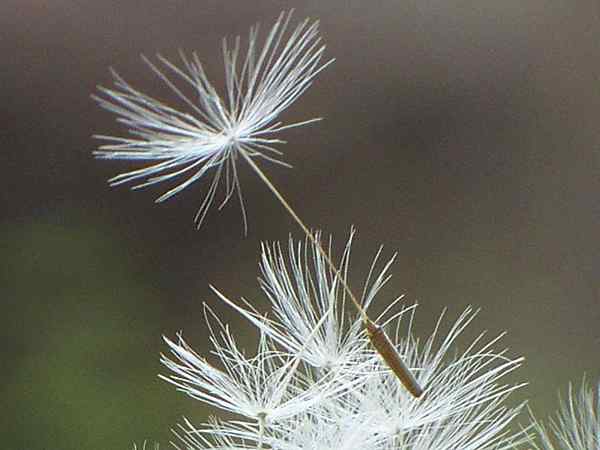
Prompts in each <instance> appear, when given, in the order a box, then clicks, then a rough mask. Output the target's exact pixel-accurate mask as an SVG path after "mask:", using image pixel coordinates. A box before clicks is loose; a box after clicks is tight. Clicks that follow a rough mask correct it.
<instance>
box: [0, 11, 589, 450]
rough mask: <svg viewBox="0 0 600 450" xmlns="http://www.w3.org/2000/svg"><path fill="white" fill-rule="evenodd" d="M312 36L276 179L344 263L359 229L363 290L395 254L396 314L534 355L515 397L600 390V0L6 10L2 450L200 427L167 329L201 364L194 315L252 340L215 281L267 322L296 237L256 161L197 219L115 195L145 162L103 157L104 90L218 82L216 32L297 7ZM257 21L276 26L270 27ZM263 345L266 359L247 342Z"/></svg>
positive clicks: (547, 399)
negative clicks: (318, 40) (461, 326)
mask: <svg viewBox="0 0 600 450" xmlns="http://www.w3.org/2000/svg"><path fill="white" fill-rule="evenodd" d="M292 7H293V8H296V13H295V17H296V19H300V18H304V17H306V16H310V17H313V18H318V19H320V20H321V29H322V34H323V36H324V39H325V41H326V43H327V45H328V50H327V55H328V56H329V57H335V58H336V62H335V64H334V65H333V66H331V67H330V68H328V69H327V70H326V71H325V72H323V73H322V75H321V76H320V77H319V79H318V80H317V82H316V83H315V85H314V87H313V88H311V90H309V91H308V92H307V93H306V95H305V96H303V97H302V98H301V99H300V100H299V101H298V102H297V103H296V104H295V105H294V106H293V107H292V108H290V110H288V111H287V112H286V114H285V116H284V117H283V119H284V120H288V121H298V120H303V119H306V118H311V117H315V116H323V117H325V119H326V120H324V121H323V122H320V123H317V124H313V125H311V126H309V127H305V128H301V129H295V130H290V131H289V132H286V133H285V137H284V138H285V139H287V140H288V141H289V144H287V145H286V146H285V147H284V148H283V150H284V151H285V153H286V156H285V159H286V161H288V162H289V163H291V164H293V165H294V167H295V168H294V169H293V170H288V169H284V168H281V167H276V166H266V165H264V167H265V170H267V172H268V173H269V175H270V176H271V177H272V178H273V180H274V182H275V183H276V184H277V185H278V186H280V188H281V189H282V191H283V192H285V193H286V195H287V196H288V198H289V200H290V202H291V203H292V205H294V206H295V207H296V209H297V210H298V212H299V213H300V215H301V216H302V217H303V218H304V219H305V221H306V222H307V223H308V224H310V225H311V226H313V227H318V228H321V229H322V230H323V231H324V232H325V233H326V234H332V235H333V236H334V238H335V242H336V244H337V245H336V247H335V248H336V251H338V252H339V251H340V249H341V248H342V246H343V244H344V243H345V241H346V238H347V235H348V231H349V229H350V227H351V225H355V226H356V227H357V229H358V237H357V240H356V244H355V247H354V252H353V264H352V277H353V278H352V281H351V282H352V284H353V285H354V286H357V287H358V288H360V287H361V286H362V282H363V280H364V276H365V275H366V272H367V270H368V267H369V264H370V262H371V259H372V257H373V255H374V253H375V251H376V249H377V247H378V246H379V245H380V244H382V245H384V246H385V249H386V253H385V254H386V255H387V256H391V255H392V254H393V253H394V252H396V251H397V252H398V253H399V257H398V259H397V263H396V264H395V266H394V267H393V274H394V277H393V279H392V280H391V282H390V283H389V285H388V286H387V288H386V289H385V290H384V291H383V292H382V293H381V295H380V296H379V298H378V301H379V305H380V306H385V304H386V303H387V302H388V301H389V300H390V299H392V298H395V297H396V296H397V295H399V294H402V293H405V294H406V298H407V300H408V301H409V302H413V301H418V302H419V304H420V307H419V311H418V320H417V324H418V327H417V328H416V330H417V332H418V333H419V334H420V335H422V336H423V337H425V336H427V335H429V333H430V332H431V330H432V326H433V324H434V322H435V320H436V319H437V317H438V315H439V314H440V312H441V310H442V309H443V308H448V316H447V317H448V320H447V322H446V324H447V325H450V324H451V321H452V320H454V319H455V318H456V317H457V316H458V315H459V314H460V312H461V311H462V310H463V309H464V308H465V307H466V306H467V305H474V306H476V307H481V309H482V310H481V313H480V315H479V317H478V318H477V320H476V321H475V322H474V324H473V325H472V326H471V327H470V329H469V330H468V331H467V332H466V333H465V336H464V339H463V340H462V341H461V342H462V344H463V345H464V344H466V343H468V342H469V339H471V338H472V337H473V336H475V335H477V334H479V333H480V332H481V331H482V330H488V331H489V333H490V334H491V335H495V334H498V333H500V332H503V331H505V330H506V331H507V332H508V334H507V336H506V337H505V338H504V339H503V343H504V344H505V345H506V346H508V347H510V349H511V352H512V354H513V355H523V356H525V357H526V358H527V361H526V364H525V365H524V367H523V368H522V369H520V370H518V371H517V372H516V373H515V374H514V376H513V377H512V378H511V380H510V381H523V380H526V381H529V383H530V385H529V386H528V387H526V388H525V389H523V390H522V391H521V393H520V394H519V395H517V396H515V398H514V401H515V402H516V401H518V400H521V399H525V398H528V399H529V400H530V405H531V407H532V408H533V410H534V411H535V412H536V413H537V414H538V415H540V416H546V415H547V414H549V413H550V412H552V411H554V409H555V408H556V407H557V406H558V402H557V392H558V391H559V390H561V391H562V392H563V393H564V392H565V390H566V388H567V384H568V383H569V382H570V381H573V382H576V383H579V382H580V381H581V379H582V377H583V375H584V374H587V376H588V378H589V379H592V380H597V379H598V376H599V375H600V361H599V353H598V348H599V347H598V345H599V344H600V342H599V340H600V327H599V326H598V325H599V323H600V301H599V300H600V298H599V294H600V290H599V283H598V279H599V268H600V245H599V240H598V225H599V224H600V204H599V201H598V193H599V192H600V172H599V169H600V153H599V151H598V145H599V141H600V125H599V123H598V118H599V117H600V89H599V76H600V58H599V56H600V47H599V44H598V42H599V36H600V6H599V4H598V2H596V1H578V2H562V1H541V0H532V1H528V2H522V1H517V0H505V1H502V2H500V1H496V2H477V1H442V0H429V1H422V2H421V1H415V0H411V1H403V2H399V1H395V0H394V1H392V0H389V1H374V2H364V1H360V0H346V1H338V0H328V1H314V0H311V1H294V2H292V1H267V0H260V1H239V0H238V1H212V0H211V1H202V0H176V1H170V2H165V1H162V0H146V1H144V2H137V1H132V0H119V1H115V0H110V1H95V2H92V1H74V0H54V1H41V0H38V1H33V0H18V1H17V0H3V1H2V3H1V4H0V30H1V31H0V49H1V51H2V54H3V55H4V56H3V65H2V71H1V75H0V81H1V83H0V99H1V105H2V106H1V107H0V118H1V122H0V123H1V124H2V126H1V128H0V143H1V146H2V154H3V158H2V164H1V170H2V181H3V189H2V190H1V192H0V199H1V202H2V203H1V204H2V212H3V214H2V219H1V224H0V226H1V233H0V248H1V251H0V274H1V275H0V277H1V283H0V290H1V298H2V301H3V309H2V311H3V312H2V313H1V314H0V337H1V339H0V353H1V355H0V356H1V360H2V370H1V371H0V397H1V398H2V401H1V404H2V406H3V407H2V414H0V436H2V443H3V445H4V446H5V447H6V448H14V449H25V448H27V449H28V450H37V449H39V450H41V449H51V448H52V449H54V448H55V449H84V448H87V449H95V448H105V449H108V448H130V447H131V443H132V442H134V441H136V442H141V441H142V440H144V439H149V440H152V441H154V440H158V441H160V442H162V443H164V444H166V442H168V440H169V439H170V432H169V428H170V427H171V426H173V425H174V424H176V423H177V422H178V421H180V420H181V417H182V416H186V417H189V418H190V419H191V420H193V421H202V420H203V419H205V418H206V415H207V414H208V411H206V410H204V409H203V408H202V407H201V406H198V403H197V402H195V401H193V400H191V399H188V398H186V397H185V396H184V395H183V394H180V393H177V392H176V391H175V390H174V389H173V388H172V387H171V386H169V385H167V384H166V383H164V382H162V381H160V380H159V379H158V378H157V374H158V373H161V372H162V373H164V370H163V369H162V367H161V366H160V364H159V361H158V359H159V353H160V352H161V351H165V350H166V349H165V345H164V344H163V343H162V341H161V335H163V334H165V335H167V336H173V335H174V334H175V333H176V332H177V331H179V330H183V332H184V335H185V336H186V338H187V340H188V341H189V342H190V343H191V344H192V345H194V346H195V347H196V348H197V349H198V350H199V351H202V352H204V351H206V341H207V339H206V327H205V326H204V324H203V316H202V302H203V301H206V302H207V303H208V304H210V305H211V307H213V308H215V309H216V310H217V311H219V312H220V313H221V314H223V315H224V317H226V318H227V319H226V320H227V321H230V322H231V323H232V324H233V326H235V328H236V329H237V330H238V335H239V336H240V337H244V336H246V335H248V334H249V333H251V330H250V327H249V326H248V324H247V323H244V322H241V321H239V320H238V318H237V317H234V316H231V315H230V311H228V310H227V309H226V308H224V307H222V305H221V304H219V301H218V300H217V299H216V298H215V296H214V295H213V294H212V293H211V291H210V290H209V287H208V285H209V283H212V284H214V285H216V286H217V287H219V288H221V289H222V290H223V292H224V293H226V294H227V295H229V296H230V297H231V298H234V299H237V298H239V297H240V296H244V297H246V298H248V299H251V300H252V301H253V302H254V304H255V305H256V307H257V308H259V309H261V308H262V309H264V308H265V307H266V301H265V299H264V297H263V296H262V295H261V293H260V291H259V288H258V284H257V282H256V276H257V274H258V268H257V262H258V256H259V255H258V250H259V245H260V242H261V241H265V240H266V241H275V240H283V241H286V240H287V238H288V235H289V233H290V232H291V233H293V234H294V235H295V236H297V237H298V236H300V234H299V230H298V229H297V227H296V225H295V224H294V223H293V222H292V221H291V219H290V218H289V217H288V216H287V215H286V214H285V213H284V212H283V210H282V208H281V207H280V206H279V205H278V204H277V203H276V202H275V201H274V200H273V199H272V197H271V196H270V194H269V193H268V191H267V190H266V188H265V187H264V186H263V185H262V184H261V183H260V182H259V181H258V180H257V179H255V177H254V176H253V175H252V174H251V173H250V172H249V169H248V168H247V167H245V166H243V165H241V170H240V171H241V182H242V185H243V189H244V194H245V198H246V206H247V208H248V212H249V233H248V236H247V237H244V236H243V227H242V222H241V217H240V212H239V208H238V205H236V204H235V202H231V203H230V204H229V206H227V207H226V208H225V209H224V211H222V212H220V213H219V212H218V211H216V210H215V209H212V210H211V212H210V213H209V215H208V217H207V219H206V221H205V224H204V226H203V227H202V228H201V229H200V230H199V231H196V230H195V228H194V224H193V222H192V219H193V216H194V213H195V211H196V208H197V207H198V206H199V204H200V202H201V199H202V198H203V195H204V193H205V189H206V187H207V185H206V184H205V183H197V184H196V185H194V186H193V187H192V188H190V189H188V190H186V191H185V192H184V193H182V194H181V195H179V196H178V197H177V198H175V199H173V200H172V201H170V202H168V203H166V204H162V205H155V204H154V203H153V200H154V198H156V197H157V196H158V195H159V194H160V193H162V192H163V191H161V188H163V186H159V187H158V188H157V189H149V190H147V191H143V192H133V193H132V192H130V191H129V190H128V188H126V187H120V188H114V189H111V188H109V187H108V186H107V183H106V180H107V179H108V178H109V177H111V176H112V175H115V174H117V173H120V172H122V171H124V170H126V169H129V168H132V167H133V166H131V165H128V164H126V163H119V162H107V161H95V160H93V158H92V156H91V151H92V150H94V149H95V147H96V145H97V142H95V141H94V140H93V139H91V137H90V136H91V135H92V134H94V133H101V134H112V135H123V133H124V130H123V129H122V128H121V127H120V126H119V125H118V124H116V123H115V121H114V117H113V116H112V115H111V114H109V113H107V112H105V111H102V110H100V109H99V108H98V107H97V106H96V104H95V103H94V102H93V101H92V100H91V99H90V94H91V93H93V92H94V91H95V89H96V85H97V84H102V85H104V86H109V85H110V83H111V79H110V75H109V70H108V69H109V67H114V68H115V69H117V70H118V71H119V73H120V74H121V75H122V76H124V78H125V79H126V80H128V81H129V82H130V83H132V84H133V85H134V86H136V87H137V88H139V89H141V90H142V91H146V92H148V93H150V94H151V95H156V96H161V98H163V99H165V100H168V99H169V98H170V97H169V96H168V93H167V92H166V91H165V90H164V88H163V87H162V86H161V83H160V82H159V81H158V80H157V79H156V78H155V77H154V76H153V75H152V74H151V73H150V72H149V70H148V69H147V67H146V66H145V65H144V64H143V63H142V61H141V59H140V54H142V53H143V54H146V55H150V56H152V55H153V54H154V53H156V52H160V53H161V54H163V55H165V56H166V57H169V58H172V59H175V58H176V55H177V51H178V49H183V50H186V51H192V50H195V51H197V52H198V53H199V55H200V56H201V58H202V60H203V62H204V63H205V65H206V68H207V71H208V73H209V77H211V79H213V80H217V81H216V84H218V85H221V84H222V81H221V80H222V79H223V75H222V74H223V68H222V58H221V54H220V40H221V38H222V37H223V36H226V35H237V34H241V35H243V36H246V33H247V30H248V28H249V27H250V26H251V25H252V24H254V23H255V22H257V21H260V22H262V23H263V25H264V27H267V26H270V24H272V23H273V21H274V20H275V18H276V16H277V15H278V13H279V12H280V11H281V10H285V9H289V8H292ZM263 29H264V28H263ZM248 351H252V348H251V346H250V347H249V348H248Z"/></svg>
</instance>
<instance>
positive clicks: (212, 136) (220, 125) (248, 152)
mask: <svg viewBox="0 0 600 450" xmlns="http://www.w3.org/2000/svg"><path fill="white" fill-rule="evenodd" d="M291 16H292V12H289V13H281V15H280V16H279V18H278V19H277V21H276V22H275V24H274V25H273V27H272V28H271V29H270V31H269V32H268V34H267V37H266V39H265V41H264V43H263V44H262V47H261V46H260V43H259V27H258V25H256V26H254V27H252V28H251V29H250V34H249V38H248V43H247V46H246V49H245V52H244V51H243V50H242V43H241V39H240V38H239V37H237V38H236V39H234V40H233V43H231V42H228V41H227V39H224V40H223V58H224V63H225V91H226V92H225V95H220V94H219V92H218V91H217V89H216V88H215V87H214V85H213V84H212V83H211V82H210V81H209V80H208V78H207V76H206V73H205V71H204V68H203V66H202V63H201V62H200V59H199V58H198V55H197V54H196V53H192V55H191V56H186V55H185V54H184V53H183V52H181V53H180V59H181V61H180V63H179V65H176V64H175V63H173V62H171V61H169V60H167V59H166V58H164V57H162V56H160V55H157V60H158V61H157V62H156V63H153V62H151V61H150V60H149V59H147V58H145V57H144V58H143V59H144V61H145V63H146V64H147V65H148V67H149V68H150V69H151V70H152V71H153V72H154V73H155V74H156V75H157V76H158V78H160V79H161V80H162V82H163V83H164V84H165V85H166V86H167V87H168V88H169V89H170V90H171V91H172V93H173V94H174V97H175V100H176V101H178V102H179V104H180V105H181V107H180V108H179V109H178V107H177V106H175V105H169V104H167V103H163V102H162V101H161V100H158V99H156V98H154V97H151V96H149V95H146V94H144V93H142V92H140V91H138V90H136V89H135V88H134V87H132V86H131V85H129V84H128V83H127V82H126V81H125V80H124V79H123V78H122V77H121V76H119V75H118V74H117V73H116V72H115V71H112V75H113V79H114V88H112V89H109V88H104V87H99V90H100V92H101V94H100V95H99V96H93V97H94V99H95V100H96V101H97V102H98V103H99V105H100V106H101V107H103V108H105V109H107V110H109V111H111V112H113V113H115V114H116V115H117V116H118V119H117V120H118V121H119V122H121V123H122V124H124V125H125V126H126V127H127V128H128V131H129V134H130V137H114V136H105V135H96V136H95V137H96V138H98V139H101V140H105V141H108V143H107V144H105V145H101V146H100V147H99V150H98V151H96V152H95V155H96V157H98V158H101V159H120V160H131V161H140V162H146V163H147V164H146V165H144V166H143V167H141V168H139V169H136V170H132V171H129V172H125V173H122V174H120V175H117V176H115V177H114V178H112V179H111V180H109V181H110V183H111V185H119V184H122V183H132V184H133V189H139V188H143V187H146V186H150V185H154V184H157V183H163V182H172V183H173V185H174V187H172V188H171V189H169V190H168V191H166V192H165V193H164V194H163V195H161V196H160V197H158V199H157V202H162V201H164V200H167V199H169V198H171V197H172V196H174V195H175V194H177V193H179V192H181V191H182V190H184V189H185V188H187V187H188V186H190V185H191V184H192V183H194V182H195V181H197V180H199V179H201V178H203V177H204V176H205V175H208V174H209V173H212V182H211V183H210V185H209V187H208V191H207V194H206V197H205V198H204V201H203V202H202V204H201V206H200V208H199V210H198V213H197V214H196V217H195V221H196V223H197V224H198V226H200V224H201V223H202V221H203V220H204V217H205V215H206V213H207V211H208V209H209V208H210V206H211V205H212V203H213V201H214V199H215V196H216V193H217V188H218V186H219V184H220V181H221V180H222V179H223V180H224V182H225V196H224V199H223V201H222V203H221V206H223V205H224V204H225V203H227V202H228V200H229V199H230V198H231V197H232V196H233V195H234V194H237V196H238V198H239V201H240V205H241V209H242V217H243V220H244V229H246V226H247V225H246V213H245V209H244V202H243V198H242V193H241V189H240V183H239V178H238V172H237V170H238V169H237V165H236V162H237V159H238V157H239V156H240V154H241V153H243V154H244V156H245V157H253V158H254V157H260V158H263V159H265V160H268V161H272V162H275V163H278V164H282V165H287V164H286V163H284V162H283V161H281V160H280V159H278V157H279V156H281V152H280V151H279V150H277V149H276V148H275V145H277V144H282V143H284V141H282V140H281V139H278V138H276V137H274V135H275V134H277V133H279V132H281V131H283V130H285V129H288V128H292V127H297V126H301V125H305V124H308V123H311V122H314V121H316V120H320V119H319V118H315V119H310V120H305V121H302V122H296V123H289V124H284V123H282V122H280V121H278V117H279V115H280V114H281V113H282V112H283V111H284V110H285V109H287V108H288V107H289V106H290V105H291V104H292V103H293V102H294V101H295V100H297V99H298V97H300V96H301V95H302V94H303V93H304V92H305V91H306V89H308V88H309V87H310V85H311V84H312V81H313V79H314V78H315V77H316V75H317V74H318V73H319V72H320V71H321V70H323V69H324V68H325V67H326V66H327V65H328V64H329V63H331V62H332V61H329V62H325V63H322V62H321V61H322V56H323V52H324V50H325V47H324V46H323V45H322V44H321V38H320V37H319V30H318V22H316V21H315V22H311V21H310V20H308V19H306V20H304V21H303V22H301V23H300V24H298V25H297V26H296V27H295V28H294V29H293V30H291V31H289V29H290V26H289V25H290V19H291Z"/></svg>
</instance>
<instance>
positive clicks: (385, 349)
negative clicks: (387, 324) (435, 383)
mask: <svg viewBox="0 0 600 450" xmlns="http://www.w3.org/2000/svg"><path fill="white" fill-rule="evenodd" d="M365 328H366V329H367V335H368V336H369V340H370V341H371V345H373V347H375V349H376V350H377V352H378V353H379V354H380V355H381V357H382V358H383V360H384V361H385V362H386V364H387V365H388V366H389V368H390V369H392V371H393V372H394V374H395V375H396V377H398V379H399V380H400V381H401V382H402V384H403V385H404V387H405V388H406V389H407V390H408V392H410V393H411V394H412V395H413V396H415V397H420V396H421V394H423V389H422V388H421V386H419V383H418V382H417V380H416V378H415V377H414V375H413V374H412V373H411V372H410V369H409V368H408V367H407V366H406V364H404V361H402V358H400V355H399V354H398V352H397V351H396V347H394V344H392V341H390V339H389V338H388V337H387V335H386V334H385V331H383V328H381V327H380V326H379V325H377V324H376V323H373V322H372V321H370V320H368V321H365Z"/></svg>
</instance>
